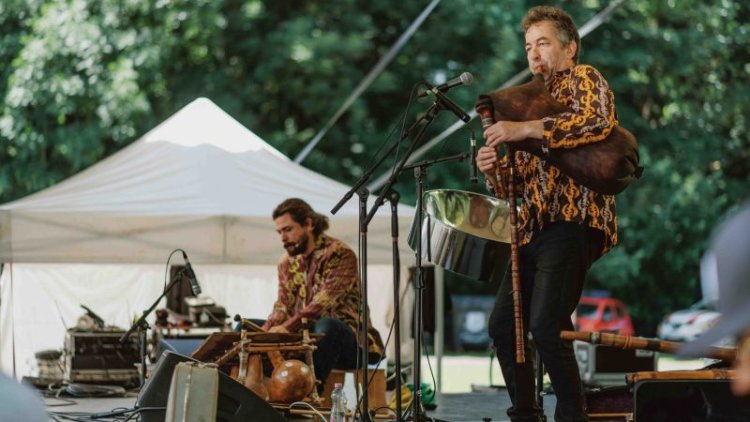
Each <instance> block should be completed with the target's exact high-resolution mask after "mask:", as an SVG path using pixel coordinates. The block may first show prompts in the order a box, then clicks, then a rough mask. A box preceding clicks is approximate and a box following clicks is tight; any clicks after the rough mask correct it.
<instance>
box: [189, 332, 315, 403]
mask: <svg viewBox="0 0 750 422" xmlns="http://www.w3.org/2000/svg"><path fill="white" fill-rule="evenodd" d="M248 322H249V321H248ZM321 336H322V334H309V333H308V334H305V333H274V332H253V333H249V332H242V333H237V332H232V333H228V332H223V333H214V334H212V335H211V336H210V337H209V338H208V339H207V340H206V341H205V343H203V344H202V345H201V347H199V348H198V350H196V351H195V352H194V353H193V357H195V358H198V359H201V360H204V361H207V362H212V363H215V364H216V365H218V366H219V367H220V368H222V369H226V370H227V372H228V373H229V374H230V375H231V376H232V378H233V379H235V380H236V381H237V382H239V383H242V384H244V385H245V386H246V387H248V388H251V389H253V390H254V391H256V393H257V394H259V395H261V396H265V395H266V392H267V395H268V397H269V400H270V401H271V402H273V403H274V404H281V403H284V404H289V403H292V402H295V401H299V400H302V399H306V398H307V397H308V396H309V397H310V400H311V401H314V402H317V401H318V400H319V398H318V396H317V390H316V389H315V388H314V387H315V385H316V382H317V381H316V380H315V372H314V368H313V362H312V352H313V351H314V350H315V349H316V347H315V345H314V342H315V341H317V340H318V339H319V338H320V337H321ZM282 352H283V353H288V354H297V355H300V356H302V357H301V358H302V359H305V360H306V361H307V362H303V361H301V360H298V359H287V358H285V357H284V356H282V354H281V353H282ZM308 352H310V353H308ZM254 355H258V356H259V357H267V359H268V360H269V361H270V362H271V365H272V366H273V370H272V371H271V375H270V377H269V378H268V379H264V374H263V372H262V365H260V362H259V360H258V358H253V356H254ZM292 357H296V356H292ZM259 367H261V368H259ZM259 369H261V370H259ZM259 383H262V384H263V386H264V387H265V388H259ZM266 390H267V391H266Z"/></svg>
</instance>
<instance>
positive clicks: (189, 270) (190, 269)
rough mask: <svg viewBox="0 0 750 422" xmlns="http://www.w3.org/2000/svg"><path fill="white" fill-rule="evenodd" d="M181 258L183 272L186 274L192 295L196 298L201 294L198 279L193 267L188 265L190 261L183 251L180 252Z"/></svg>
mask: <svg viewBox="0 0 750 422" xmlns="http://www.w3.org/2000/svg"><path fill="white" fill-rule="evenodd" d="M182 258H183V259H185V272H186V273H187V276H188V280H189V281H190V288H191V289H192V290H193V294H194V295H196V296H198V295H199V294H201V292H202V290H201V285H200V284H198V277H196V276H195V272H194V271H193V266H192V265H190V261H189V260H188V257H187V254H186V253H185V251H182Z"/></svg>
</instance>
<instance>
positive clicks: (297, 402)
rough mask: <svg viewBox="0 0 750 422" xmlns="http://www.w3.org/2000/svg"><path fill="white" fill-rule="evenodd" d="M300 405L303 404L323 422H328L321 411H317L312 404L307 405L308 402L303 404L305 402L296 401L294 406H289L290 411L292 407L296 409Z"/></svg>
mask: <svg viewBox="0 0 750 422" xmlns="http://www.w3.org/2000/svg"><path fill="white" fill-rule="evenodd" d="M298 404H301V405H304V406H307V407H309V408H310V409H311V410H312V411H313V412H314V413H315V414H316V415H318V417H319V418H320V419H321V420H322V421H323V422H328V420H327V419H326V417H325V416H323V414H322V413H320V411H318V409H316V408H315V407H313V405H311V404H310V403H306V402H303V401H296V402H294V403H292V404H290V405H289V409H291V408H292V407H294V406H295V405H298Z"/></svg>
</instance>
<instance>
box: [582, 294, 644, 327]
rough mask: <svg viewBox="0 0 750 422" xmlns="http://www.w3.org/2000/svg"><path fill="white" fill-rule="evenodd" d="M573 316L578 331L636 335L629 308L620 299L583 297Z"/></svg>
mask: <svg viewBox="0 0 750 422" xmlns="http://www.w3.org/2000/svg"><path fill="white" fill-rule="evenodd" d="M573 315H574V317H573V318H574V319H573V324H574V325H575V326H576V330H577V331H603V332H608V333H615V334H621V335H624V336H632V335H633V333H634V331H633V322H632V321H631V319H630V313H629V312H628V308H627V307H626V306H625V304H624V303H622V302H621V301H620V300H618V299H614V298H611V297H594V296H583V297H581V300H580V301H579V302H578V307H577V308H576V312H575V313H574V314H573Z"/></svg>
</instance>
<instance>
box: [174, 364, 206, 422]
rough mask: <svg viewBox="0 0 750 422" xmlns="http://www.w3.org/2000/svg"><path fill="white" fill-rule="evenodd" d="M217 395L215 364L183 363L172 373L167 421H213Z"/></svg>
mask: <svg viewBox="0 0 750 422" xmlns="http://www.w3.org/2000/svg"><path fill="white" fill-rule="evenodd" d="M218 396H219V371H218V370H217V369H216V365H203V364H200V363H198V364H196V363H194V362H180V363H178V364H177V366H176V367H175V369H174V373H173V374H172V383H171V384H170V386H169V397H168V398H167V414H166V418H165V421H169V422H184V421H214V420H216V408H217V398H218Z"/></svg>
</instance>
